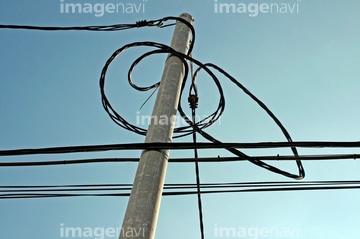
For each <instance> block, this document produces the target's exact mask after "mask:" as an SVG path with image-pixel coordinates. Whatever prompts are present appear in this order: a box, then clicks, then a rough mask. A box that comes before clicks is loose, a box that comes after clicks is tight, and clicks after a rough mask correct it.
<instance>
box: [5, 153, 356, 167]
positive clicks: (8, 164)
mask: <svg viewBox="0 0 360 239" xmlns="http://www.w3.org/2000/svg"><path fill="white" fill-rule="evenodd" d="M252 157H254V158H257V159H259V160H263V161H278V162H281V161H294V160H295V159H300V160H303V161H304V160H307V161H318V160H356V159H359V158H360V154H334V155H301V156H299V157H296V158H295V157H294V156H290V155H288V156H283V155H277V156H256V157H255V156H252ZM245 160H246V159H242V158H239V157H220V156H218V157H202V158H170V159H169V162H170V163H194V162H203V163H205V162H206V163H211V162H213V163H221V162H238V161H245ZM124 162H139V158H88V159H64V160H51V161H16V162H0V167H31V166H55V165H62V166H64V165H73V164H89V163H124Z"/></svg>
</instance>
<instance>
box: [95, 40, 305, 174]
mask: <svg viewBox="0 0 360 239" xmlns="http://www.w3.org/2000/svg"><path fill="white" fill-rule="evenodd" d="M135 46H149V47H155V48H157V50H153V51H150V52H147V53H145V54H143V55H142V56H140V57H139V58H137V60H136V61H135V62H134V63H133V64H132V65H131V68H130V69H129V72H128V81H129V83H130V84H131V85H132V86H133V87H134V88H135V89H138V90H143V91H145V90H149V89H152V88H154V87H156V86H157V85H158V84H159V83H156V84H154V85H152V86H150V87H139V86H136V85H135V84H134V83H133V81H132V79H131V72H132V71H133V70H134V67H135V66H136V65H137V64H138V63H139V62H140V61H141V60H143V59H144V58H146V57H148V56H150V55H153V54H158V53H167V54H169V53H170V54H173V55H176V56H177V57H179V58H180V59H181V60H182V61H183V64H184V67H185V73H184V77H183V82H182V86H181V94H180V99H179V102H181V96H182V93H183V90H184V88H185V84H186V80H187V78H188V71H189V67H188V64H187V62H186V60H188V61H190V62H193V63H194V64H196V65H198V66H199V68H198V69H197V70H196V71H195V74H194V75H195V76H196V75H197V73H198V72H199V71H200V70H201V69H202V70H204V71H206V72H207V73H208V74H209V75H210V76H211V78H212V79H213V81H214V83H215V84H216V86H217V88H218V91H219V95H220V99H219V104H218V107H217V109H216V110H215V111H214V112H213V113H212V114H210V115H209V116H207V117H205V118H204V119H202V120H199V121H198V122H195V123H194V122H193V121H192V120H191V119H189V117H187V115H186V114H185V113H184V111H183V109H182V107H181V103H179V105H178V111H179V113H180V115H181V117H182V118H183V119H185V121H186V122H187V123H188V126H182V127H178V128H175V129H174V133H175V134H179V135H177V136H174V138H176V137H183V136H186V135H190V134H192V133H193V131H194V130H195V131H196V132H197V133H199V134H201V135H202V136H203V137H204V138H206V139H207V140H209V141H211V142H214V143H221V141H219V140H217V139H215V138H214V137H212V136H211V135H209V134H207V133H206V132H204V131H203V129H205V128H207V127H209V126H210V125H212V124H213V123H215V122H216V121H217V120H218V119H219V118H220V116H221V115H222V113H223V111H224V109H225V98H224V94H223V90H222V87H221V84H220V82H219V80H218V78H217V77H216V76H215V74H214V73H213V72H212V71H211V70H210V68H214V69H216V70H217V71H218V72H220V73H222V74H223V75H224V76H225V77H227V78H228V79H230V80H231V81H232V82H233V83H235V84H236V85H237V86H238V87H239V88H241V89H242V90H243V91H244V92H245V93H246V94H247V95H249V96H250V97H251V98H252V99H253V100H254V101H255V102H257V103H258V104H259V106H260V107H261V108H263V109H264V110H265V111H266V112H267V113H268V115H269V116H270V117H271V118H272V119H273V120H274V121H275V122H276V124H277V125H278V126H279V127H280V129H281V130H282V132H283V134H284V135H285V137H286V138H287V140H288V141H289V142H292V139H291V137H290V135H289V133H288V132H287V130H286V129H285V127H284V126H283V125H282V124H281V122H280V121H279V120H278V119H277V118H276V117H275V115H274V114H273V113H272V112H271V111H270V110H269V109H268V108H267V107H266V105H265V104H264V103H262V102H261V101H260V100H259V99H258V98H256V97H255V96H254V95H253V94H252V93H251V92H250V91H248V90H247V89H246V88H245V87H244V86H243V85H242V84H240V83H239V82H238V81H237V80H236V79H235V78H233V77H232V76H230V75H229V74H228V73H227V72H225V71H224V70H223V69H221V68H220V67H218V66H216V65H214V64H212V63H207V64H203V63H201V62H200V61H198V60H196V59H194V58H192V57H190V56H189V55H185V54H183V53H180V52H177V51H175V50H174V49H172V48H171V47H169V46H167V45H164V44H161V43H156V42H135V43H131V44H128V45H125V46H123V47H122V48H120V49H118V50H117V51H115V52H114V53H113V55H112V56H111V57H110V58H109V59H108V61H107V62H106V64H105V66H104V68H103V70H102V72H101V77H100V89H101V96H102V103H103V106H104V109H105V110H106V111H107V112H108V114H109V116H110V118H111V119H112V120H113V121H114V122H115V123H117V124H118V125H119V126H121V127H123V128H125V129H127V130H130V131H133V132H135V133H138V134H141V135H145V134H146V129H143V128H140V127H138V126H136V125H133V124H130V123H129V122H127V121H126V120H125V119H124V118H122V117H121V116H120V115H119V114H118V113H117V112H116V111H115V110H114V109H113V107H112V106H111V104H110V102H109V101H108V99H107V98H106V95H105V89H104V86H105V76H106V71H107V69H108V67H109V65H110V64H111V62H112V61H113V60H114V59H115V57H117V56H118V55H119V54H121V53H122V52H123V51H124V50H126V49H128V48H131V47H135ZM194 89H195V88H194ZM226 150H228V151H229V152H231V153H233V154H235V155H237V156H238V157H240V158H242V159H246V160H248V161H250V162H252V163H253V164H255V165H258V166H260V167H262V168H265V169H267V170H269V171H271V172H274V173H278V174H281V175H284V176H286V177H289V178H294V179H302V178H304V176H305V171H304V169H303V167H302V164H301V161H300V160H296V163H297V166H298V169H299V174H298V175H297V174H291V173H289V172H286V171H283V170H280V169H278V168H276V167H274V166H271V165H269V164H266V163H264V162H262V161H261V160H258V159H256V158H254V157H250V156H248V155H246V154H244V153H243V152H241V151H239V150H237V149H234V148H226ZM292 151H293V153H294V155H295V157H298V156H299V155H298V153H297V150H296V148H295V147H292Z"/></svg>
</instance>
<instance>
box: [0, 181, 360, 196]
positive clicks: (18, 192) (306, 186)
mask: <svg viewBox="0 0 360 239" xmlns="http://www.w3.org/2000/svg"><path fill="white" fill-rule="evenodd" d="M199 186H200V188H201V189H202V190H201V192H199V191H198V187H199ZM131 187H132V185H131V184H87V185H86V184H85V185H18V186H6V185H4V186H0V199H14V198H24V199H25V198H48V197H85V196H87V197H95V196H96V197H110V196H117V197H118V196H129V195H130V190H131ZM184 189H187V190H184ZM344 189H360V181H359V180H347V181H309V182H243V183H207V184H204V183H202V184H200V185H198V184H197V183H196V184H165V185H164V192H163V196H179V195H194V194H199V193H200V194H219V193H240V192H270V191H271V192H284V191H308V190H344ZM104 192H107V193H104Z"/></svg>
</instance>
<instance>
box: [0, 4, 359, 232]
mask: <svg viewBox="0 0 360 239" xmlns="http://www.w3.org/2000/svg"><path fill="white" fill-rule="evenodd" d="M87 2H89V3H91V4H92V5H91V6H92V7H93V9H92V10H93V11H92V13H84V12H82V13H80V12H76V13H65V12H63V13H62V12H61V11H62V7H64V6H65V5H62V4H65V3H81V4H85V3H86V1H82V0H74V1H67V0H65V1H59V0H38V1H36V2H34V1H25V0H13V1H6V2H5V1H2V2H1V3H0V24H18V25H38V26H85V25H112V24H118V23H135V22H136V21H139V20H145V19H146V20H152V19H160V18H162V17H165V16H179V15H180V14H181V13H183V12H187V13H189V14H191V15H192V16H193V18H194V19H195V23H194V27H195V30H196V42H195V46H194V50H193V57H194V58H196V59H198V60H200V61H202V62H204V63H206V62H211V63H214V64H217V65H219V66H220V67H222V68H223V69H224V70H226V71H227V72H228V73H230V74H231V75H232V76H234V77H235V78H236V79H237V80H238V81H240V82H241V83H242V84H243V85H244V86H245V87H247V88H248V89H249V90H250V91H251V92H252V93H253V94H254V95H256V96H257V97H258V98H259V99H260V100H262V101H263V102H264V103H265V104H266V105H267V106H268V107H269V108H270V109H271V110H272V111H273V112H274V114H275V115H276V116H277V117H278V118H279V119H280V121H281V122H282V123H283V124H284V126H285V127H286V128H287V130H288V131H289V133H290V135H291V136H292V138H293V140H294V141H317V140H319V141H358V140H359V135H360V127H359V122H360V110H359V107H358V105H359V103H360V94H359V92H358V91H359V89H360V67H359V66H360V46H359V42H360V30H359V29H360V15H359V10H360V2H359V1H358V0H346V1H338V0H316V1H314V0H311V1H310V0H302V1H294V0H282V1H280V0H273V1H258V0H244V1H240V2H241V3H243V4H244V5H245V6H246V7H247V9H246V10H247V12H241V11H240V10H241V9H243V8H241V7H242V5H241V6H240V5H237V6H238V8H237V9H240V10H239V11H240V12H239V11H236V12H235V13H225V12H223V13H220V12H218V13H216V8H218V7H219V6H218V5H219V4H221V3H222V4H224V3H225V4H232V3H240V2H238V1H234V0H227V1H222V0H218V1H200V0H195V1H190V0H186V1H160V0H147V1H138V0H126V1H119V0H106V1H103V0H96V1H95V0H91V1H87ZM264 2H265V3H268V4H270V3H276V4H279V6H280V5H281V4H285V5H286V6H287V10H288V11H287V12H286V13H285V12H283V13H280V12H279V13H278V12H272V13H270V12H266V7H263V10H264V11H263V12H261V11H259V12H257V14H255V13H254V12H253V11H254V9H255V5H256V4H258V5H257V6H260V5H261V4H264ZM120 3H122V4H125V5H124V6H127V7H129V6H136V7H137V9H138V10H136V9H135V8H133V10H132V11H131V10H130V8H128V10H127V12H122V11H120V12H115V11H113V10H112V7H108V10H109V11H107V12H106V11H105V10H104V12H98V13H97V14H98V16H96V15H95V14H96V13H95V10H94V9H95V4H114V5H115V4H120ZM128 4H130V5H128ZM134 4H135V5H134ZM140 4H142V5H140ZM216 4H218V5H216ZM285 5H282V6H285ZM104 6H105V5H104ZM239 6H240V7H239ZM294 6H295V8H296V11H295V10H294V12H292V13H291V12H290V11H289V9H290V8H293V7H294ZM88 7H90V5H89V6H88ZM96 9H98V10H99V9H100V10H101V5H98V7H97V8H96ZM63 10H64V9H63ZM100 10H99V11H100ZM125 10H126V9H125ZM217 10H219V9H217ZM64 11H65V10H64ZM136 11H138V12H136ZM249 11H252V13H250V14H249ZM284 11H285V10H284ZM100 15H101V16H100ZM250 15H253V16H250ZM255 15H256V16H255ZM172 34H173V27H167V28H163V29H159V28H139V29H131V30H126V31H119V32H79V31H56V32H49V31H47V32H45V31H29V30H10V29H0V36H1V37H0V53H1V56H2V57H1V58H0V69H1V70H0V72H1V73H0V112H1V114H0V122H1V124H0V150H5V149H19V148H42V147H55V146H72V145H98V144H116V143H141V142H143V141H144V137H143V136H139V135H135V134H133V133H131V132H128V131H125V130H124V129H122V128H120V127H119V126H117V125H116V124H114V123H113V122H112V121H111V119H110V118H109V117H108V115H107V114H106V112H105V111H104V110H103V108H102V104H101V96H100V89H99V78H100V73H101V70H102V68H103V66H104V64H105V62H106V60H107V59H108V58H109V57H110V56H111V54H112V53H113V52H114V51H115V50H117V49H118V48H120V47H122V46H123V45H125V44H128V43H131V42H135V41H154V42H161V43H164V44H170V41H171V37H172ZM148 50H151V49H149V48H145V47H142V48H139V49H133V50H129V51H128V52H125V53H124V55H121V56H120V57H119V58H117V59H116V60H115V61H114V63H113V64H112V65H111V66H110V67H109V72H108V75H107V81H106V92H107V95H108V97H109V99H110V101H111V103H112V104H113V106H114V107H115V108H116V109H117V110H118V112H119V113H121V114H122V115H123V116H124V117H125V118H127V119H128V120H129V121H131V122H133V123H135V122H136V117H137V116H138V115H139V114H141V115H149V114H150V113H151V110H152V106H153V103H154V99H155V97H152V98H151V99H150V100H149V101H148V102H147V103H146V104H145V106H144V107H143V108H142V109H140V107H141V105H142V104H143V103H144V101H145V100H146V99H147V98H148V97H149V95H150V94H151V92H145V93H144V92H137V91H135V90H133V89H132V88H131V87H130V86H129V85H128V83H127V78H126V77H127V70H128V68H129V66H130V65H131V63H132V62H133V61H134V60H135V59H136V58H137V57H138V56H140V54H142V53H144V52H146V51H148ZM165 57H166V56H165V55H160V56H154V57H151V58H148V59H146V60H144V62H142V63H140V64H139V66H138V68H137V69H136V70H135V72H134V73H133V78H134V81H136V83H137V84H139V85H143V86H147V85H150V84H154V83H156V82H157V81H159V80H160V78H161V74H162V69H163V66H164V61H165ZM219 79H220V81H221V83H222V86H223V89H224V94H225V97H226V107H225V112H224V114H223V116H222V117H221V119H220V121H219V122H217V123H216V124H215V125H214V126H212V127H211V128H208V129H206V132H207V133H209V134H211V135H213V136H214V137H215V138H217V139H219V140H220V141H223V142H273V141H285V138H284V136H283V135H282V133H281V131H280V129H278V128H277V126H276V124H275V123H274V122H273V121H272V120H271V119H270V118H269V117H268V116H267V115H266V113H265V112H264V111H263V110H262V109H260V107H258V106H257V105H256V104H255V103H254V102H253V101H252V100H251V99H250V98H249V97H248V96H246V95H245V94H244V93H243V92H242V91H241V90H240V89H238V88H237V87H235V85H234V84H233V83H231V82H230V81H229V80H227V79H225V78H223V77H220V75H219ZM209 80H210V78H209V77H208V76H207V75H206V74H205V73H204V72H201V73H200V74H199V77H198V79H197V85H198V91H199V108H198V115H200V116H204V115H207V114H209V113H212V112H213V111H214V109H215V107H216V104H217V100H218V97H219V96H218V94H217V91H216V88H215V86H214V84H213V83H212V82H211V81H209ZM183 98H184V102H183V108H187V107H186V105H187V102H186V98H187V97H185V96H184V97H183ZM143 127H147V126H146V125H145V126H143ZM190 141H191V137H187V138H181V139H176V140H174V142H190ZM199 141H201V142H206V140H205V139H203V138H201V137H200V136H199ZM244 152H245V153H247V154H249V155H272V156H275V155H277V154H280V155H290V154H291V151H290V149H262V150H244ZM299 153H300V155H306V154H330V153H336V154H337V153H349V154H355V153H360V150H359V149H304V148H300V149H299ZM218 155H219V156H232V155H231V154H230V153H228V152H226V151H224V150H201V151H199V156H200V157H217V156H218ZM139 156H140V152H139V151H123V152H116V151H115V152H112V151H109V152H102V153H88V154H86V153H77V154H69V155H38V156H21V157H1V158H0V162H8V161H15V160H17V161H36V160H60V159H61V160H63V159H75V158H96V157H139ZM170 156H171V157H173V158H177V157H193V152H192V151H191V150H189V151H172V152H171V154H170ZM274 165H276V166H278V167H280V168H281V169H284V170H288V171H291V172H293V173H296V172H297V168H296V164H295V163H294V162H275V163H274ZM303 165H304V167H305V172H306V177H305V179H304V180H303V181H304V182H306V181H314V180H358V179H359V169H360V165H359V162H358V161H357V160H342V161H313V162H310V161H306V162H303ZM136 167H137V164H136V163H103V164H84V165H71V166H70V165H61V166H46V167H2V168H0V184H1V185H13V186H14V185H66V184H100V183H104V184H107V183H119V184H122V183H132V182H133V179H134V175H135V170H136ZM200 179H201V182H202V183H216V182H224V183H225V182H229V183H231V182H271V181H291V180H290V179H287V178H285V177H283V176H281V175H277V174H274V173H271V172H269V171H266V170H264V169H262V168H259V167H257V166H255V165H253V164H251V163H249V162H233V163H200ZM194 182H195V168H194V164H193V163H169V166H168V171H167V177H166V183H168V184H170V183H194ZM359 199H360V191H359V190H331V191H297V192H295V191H292V192H256V193H228V194H209V195H203V196H202V201H203V214H204V225H205V238H207V239H211V238H246V239H250V238H255V239H257V238H297V239H325V238H326V239H338V238H347V239H356V238H358V235H359V233H360V223H359V222H358V220H357V218H358V215H359V213H360V209H359V206H358V202H359ZM127 200H128V198H127V197H79V198H53V199H11V200H10V199H2V200H0V211H1V212H2V213H1V216H0V237H1V238H7V239H19V238H25V237H27V238H37V239H49V238H52V239H56V238H65V237H62V235H61V229H62V228H63V227H66V226H68V227H80V228H85V227H90V228H93V229H94V228H97V227H102V228H117V227H120V226H121V224H122V220H123V216H124V213H125V209H126V205H127ZM220 228H227V229H229V230H233V229H234V230H235V229H236V232H237V233H238V234H236V235H232V234H231V235H229V237H225V236H224V235H223V234H221V233H220ZM244 228H245V229H246V233H245V234H246V235H245V234H241V230H243V229H244ZM262 228H265V229H264V231H263V232H264V234H263V235H260V234H259V232H260V229H262ZM267 229H268V230H271V229H273V230H275V229H277V230H285V231H284V233H285V234H286V236H281V235H284V234H276V233H275V232H274V234H272V235H270V233H269V234H266V233H265V232H266V230H267ZM239 231H240V232H239ZM256 232H257V233H256ZM290 233H291V234H290ZM275 234H276V235H275ZM83 238H86V237H83ZM88 238H99V237H95V236H94V237H88ZM100 238H101V237H100ZM105 238H117V237H115V236H113V237H105ZM156 238H157V239H167V238H172V239H184V238H200V231H199V219H198V210H197V198H196V196H195V195H190V196H168V197H163V199H162V203H161V209H160V214H159V220H158V226H157V232H156Z"/></svg>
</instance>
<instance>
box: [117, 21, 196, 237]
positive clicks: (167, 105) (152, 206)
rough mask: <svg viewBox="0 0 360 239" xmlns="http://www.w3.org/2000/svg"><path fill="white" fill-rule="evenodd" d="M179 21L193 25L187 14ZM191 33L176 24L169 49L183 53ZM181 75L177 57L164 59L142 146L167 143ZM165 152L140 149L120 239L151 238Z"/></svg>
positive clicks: (164, 171)
mask: <svg viewBox="0 0 360 239" xmlns="http://www.w3.org/2000/svg"><path fill="white" fill-rule="evenodd" d="M180 17H181V18H183V19H185V20H186V21H188V22H190V23H191V24H192V23H193V20H192V17H191V16H190V15H189V14H181V15H180ZM190 35H191V31H190V29H189V27H188V26H186V25H185V24H184V23H182V22H180V21H178V22H177V23H176V27H175V31H174V35H173V38H172V41H171V47H172V48H173V49H175V50H176V51H178V52H181V53H184V54H186V53H187V51H188V48H189V42H190ZM183 73H184V66H183V63H182V61H181V60H180V59H179V58H178V57H177V56H171V55H170V56H169V58H168V59H167V60H166V64H165V68H164V72H163V75H162V78H161V82H160V86H159V89H158V94H157V97H156V101H155V105H154V109H153V112H152V117H151V121H150V125H149V128H148V132H147V134H146V138H145V143H153V142H164V143H165V142H171V139H172V135H173V130H174V123H175V117H176V112H177V107H178V103H179V96H180V90H181V84H182V78H183ZM169 153H170V151H169V150H160V151H159V150H144V151H143V152H142V154H141V157H140V161H139V165H138V168H137V171H136V175H135V179H134V184H133V188H132V191H131V195H130V198H129V202H128V205H127V209H126V213H125V217H124V221H123V225H122V228H121V231H120V235H119V238H120V239H129V238H131V239H134V238H136V239H153V238H154V236H155V229H156V224H157V218H158V213H159V209H160V201H161V197H162V191H163V185H164V181H165V175H166V168H167V163H168V159H169Z"/></svg>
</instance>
